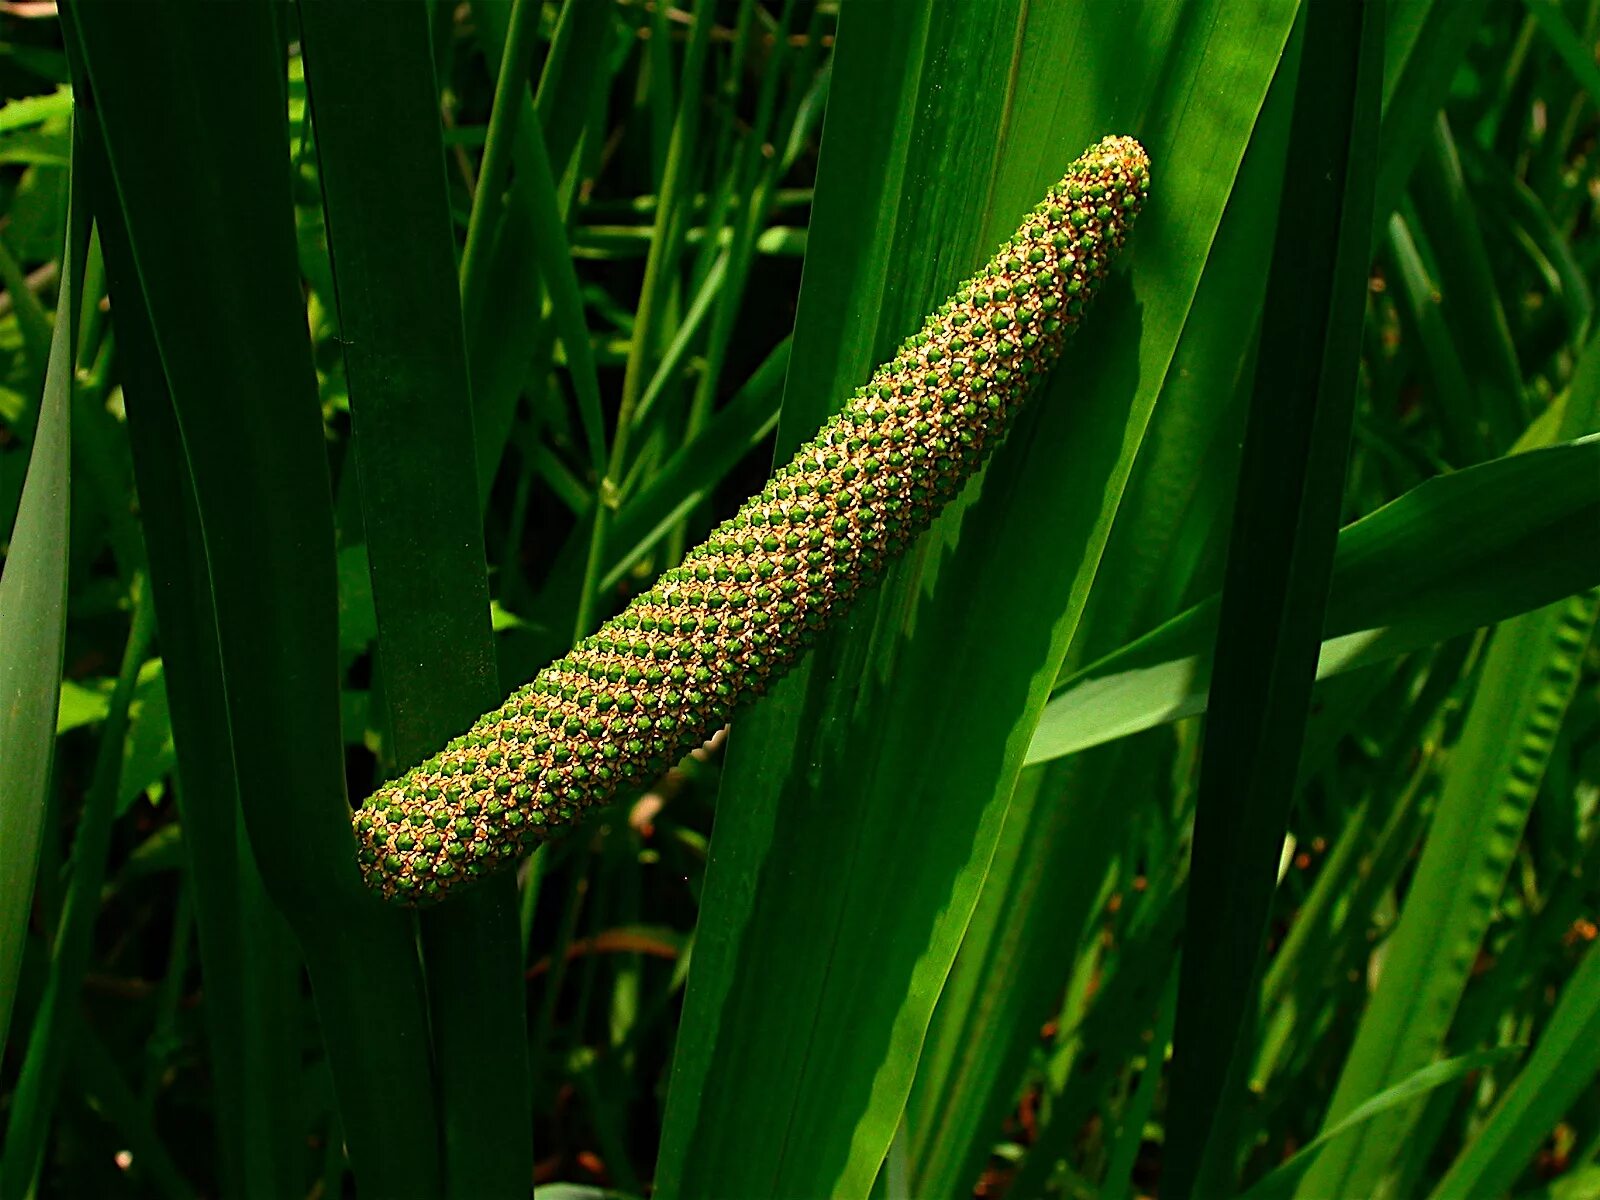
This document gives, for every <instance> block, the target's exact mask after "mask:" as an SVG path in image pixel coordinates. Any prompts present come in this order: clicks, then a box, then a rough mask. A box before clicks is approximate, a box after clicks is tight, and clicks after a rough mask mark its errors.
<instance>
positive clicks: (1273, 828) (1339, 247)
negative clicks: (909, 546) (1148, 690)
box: [1162, 0, 1384, 1200]
mask: <svg viewBox="0 0 1600 1200" xmlns="http://www.w3.org/2000/svg"><path fill="white" fill-rule="evenodd" d="M1383 18H1384V5H1383V2H1382V0H1373V2H1372V3H1368V4H1362V5H1311V6H1309V7H1308V8H1307V9H1306V10H1305V16H1304V19H1305V21H1306V26H1305V50H1304V55H1303V57H1302V59H1301V64H1300V79H1299V85H1298V88H1297V95H1296V100H1297V103H1296V105H1295V113H1294V122H1293V126H1292V129H1291V135H1290V142H1289V155H1288V163H1287V166H1286V168H1285V180H1284V191H1283V201H1282V206H1281V210H1280V212H1281V216H1280V219H1279V223H1278V234H1277V242H1276V244H1275V248H1274V251H1273V264H1272V271H1273V275H1272V279H1271V280H1270V281H1269V283H1268V285H1267V307H1266V315H1265V317H1264V319H1263V323H1262V331H1261V344H1262V351H1261V355H1260V360H1259V362H1258V365H1257V368H1256V383H1255V394H1254V397H1253V399H1252V401H1251V406H1250V416H1249V421H1248V424H1247V427H1246V432H1245V443H1244V451H1243V459H1242V461H1241V464H1240V469H1239V490H1238V495H1237V499H1236V501H1235V504H1236V507H1235V512H1234V519H1233V530H1232V534H1231V537H1230V542H1229V552H1228V566H1227V576H1226V580H1225V582H1224V584H1223V590H1222V602H1221V612H1220V617H1219V625H1218V632H1217V650H1216V668H1215V674H1214V676H1213V679H1212V685H1211V705H1210V709H1209V718H1210V719H1209V722H1208V724H1207V729H1206V740H1205V750H1204V761H1203V765H1202V768H1201V773H1200V783H1199V800H1198V805H1197V809H1196V816H1195V831H1194V849H1193V858H1192V862H1191V866H1190V888H1189V906H1188V922H1187V933H1186V934H1185V938H1184V951H1183V964H1182V968H1181V972H1180V977H1179V988H1178V1019H1177V1025H1176V1029H1175V1039H1174V1048H1173V1062H1172V1091H1171V1100H1170V1103H1169V1105H1168V1110H1167V1111H1168V1120H1167V1124H1166V1139H1165V1143H1164V1152H1163V1156H1162V1177H1163V1189H1164V1190H1167V1191H1169V1192H1170V1193H1171V1195H1173V1196H1175V1197H1178V1198H1179V1200H1182V1198H1183V1197H1187V1196H1190V1195H1194V1194H1201V1195H1213V1194H1216V1193H1218V1192H1219V1191H1226V1190H1229V1189H1231V1188H1232V1186H1233V1182H1234V1179H1233V1176H1234V1171H1235V1169H1236V1168H1235V1163H1234V1142H1235V1139H1236V1137H1237V1135H1238V1129H1237V1125H1236V1122H1237V1121H1238V1119H1239V1112H1240V1106H1241V1100H1242V1097H1243V1092H1244V1079H1243V1070H1244V1064H1245V1063H1247V1062H1248V1061H1249V1059H1250V1058H1251V1057H1252V1055H1251V1054H1250V1051H1249V1048H1248V1047H1249V1042H1250V1039H1251V1036H1252V1025H1253V1022H1254V1014H1253V1009H1252V1005H1251V996H1252V993H1253V991H1254V989H1255V987H1256V975H1257V971H1258V969H1259V959H1260V955H1261V951H1262V946H1263V942H1264V938H1265V926H1266V919H1267V912H1268V908H1269V906H1270V903H1271V897H1272V892H1273V888H1274V885H1275V883H1276V875H1277V865H1278V859H1279V853H1280V847H1281V845H1282V841H1283V834H1284V830H1285V828H1286V825H1287V822H1288V819H1289V800H1290V799H1291V797H1292V796H1293V794H1294V783H1295V780H1296V777H1297V776H1298V774H1299V760H1300V750H1301V746H1302V742H1303V738H1304V735H1305V722H1306V718H1307V714H1308V710H1309V706H1310V700H1311V688H1312V683H1313V681H1314V680H1315V678H1316V657H1317V648H1318V645H1319V643H1320V641H1321V634H1322V624H1323V611H1324V608H1325V605H1326V601H1327V591H1328V581H1329V578H1330V576H1331V574H1332V570H1333V558H1334V548H1335V546H1336V544H1337V539H1338V528H1339V511H1340V504H1341V498H1342V496H1343V491H1344V475H1345V463H1346V461H1347V457H1348V453H1349V444H1350V427H1351V422H1352V421H1353V419H1354V412H1355V383H1356V374H1357V365H1358V357H1359V353H1360V345H1361V328H1362V321H1363V317H1364V313H1365V300H1366V276H1367V265H1368V260H1369V253H1370V251H1369V234H1368V231H1369V230H1370V229H1371V225H1372V219H1371V207H1372V180H1373V173H1374V171H1375V169H1376V165H1377V156H1376V153H1375V145H1376V137H1377V131H1378V120H1379V110H1380V105H1381V101H1382V88H1381V86H1380V85H1381V73H1380V66H1381V63H1380V51H1381V47H1382V45H1383V40H1382V39H1383ZM1329 247H1333V253H1331V254H1330V253H1329Z"/></svg>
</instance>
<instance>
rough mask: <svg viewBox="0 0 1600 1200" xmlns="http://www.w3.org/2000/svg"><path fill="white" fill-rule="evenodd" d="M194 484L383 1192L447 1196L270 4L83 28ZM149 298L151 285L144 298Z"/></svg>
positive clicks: (234, 723)
mask: <svg viewBox="0 0 1600 1200" xmlns="http://www.w3.org/2000/svg"><path fill="white" fill-rule="evenodd" d="M68 15H69V18H70V19H72V20H73V22H74V24H75V32H76V36H77V37H78V38H79V39H80V41H81V44H82V48H83V52H84V53H83V62H84V66H85V68H86V70H87V75H88V80H87V83H88V85H89V86H92V88H93V90H94V92H95V95H96V98H97V100H98V102H99V111H100V116H101V122H102V132H103V136H104V140H105V143H106V149H107V152H108V158H109V160H110V164H111V174H112V177H113V179H114V181H115V185H116V193H117V196H118V199H119V200H120V205H121V209H122V213H123V216H124V218H125V225H126V231H127V234H128V238H129V242H130V254H131V259H132V261H133V263H134V267H135V271H136V273H137V283H138V286H139V291H140V295H141V296H142V298H143V300H144V302H145V304H146V305H147V307H148V312H149V316H150V325H151V329H152V331H153V334H154V341H155V343H156V346H157V348H158V353H159V355H160V359H161V362H162V364H163V366H164V368H165V372H166V377H167V381H168V383H169V385H170V388H171V395H172V401H173V406H174V408H175V410H176V412H177V415H178V421H179V424H180V426H181V428H182V433H183V440H184V444H185V446H186V448H187V450H188V454H189V463H190V467H191V469H192V471H193V478H194V487H195V495H196V499H197V507H198V510H199V516H200V522H201V528H202V532H203V535H204V541H205V549H206V554H207V560H208V562H209V565H210V569H211V583H212V588H211V590H212V599H213V602H214V604H215V611H216V618H217V630H218V635H219V645H220V651H221V662H222V667H223V672H224V678H225V685H226V696H227V704H228V716H229V719H230V723H231V727H232V730H233V736H234V747H233V749H234V759H235V762H236V764H237V767H238V778H239V784H240V799H241V802H242V806H243V811H244V815H245V820H246V824H247V826H248V829H249V833H250V842H251V847H252V850H253V852H254V855H255V858H256V861H257V862H258V863H259V865H260V867H261V874H262V879H263V881H264V882H265V884H266V887H267V890H268V893H269V894H270V895H271V897H272V899H273V901H274V903H275V904H277V905H278V907H279V908H280V909H281V910H282V911H283V912H284V914H285V916H286V917H287V918H288V919H289V922H290V924H291V926H293V928H294V930H295V933H296V936H297V937H298V939H299V941H300V945H301V948H302V950H303V952H304V955H305V959H306V964H307V967H308V968H309V971H310V976H311V981H312V986H313V989H314V990H315V992H316V997H317V1009H318V1014H319V1016H320V1018H321V1022H322V1028H323V1034H324V1038H325V1041H326V1044H327V1049H328V1056H329V1061H330V1063H331V1066H332V1070H333V1076H334V1080H335V1084H336V1087H337V1090H338V1095H339V1103H340V1106H341V1110H342V1117H343V1128H344V1130H345V1134H346V1137H347V1139H348V1143H349V1147H350V1152H351V1158H352V1161H353V1163H354V1164H355V1168H356V1171H357V1174H358V1176H359V1177H361V1178H362V1181H363V1187H365V1188H366V1189H367V1190H371V1191H374V1192H376V1193H378V1194H385V1193H403V1194H410V1195H418V1196H426V1195H431V1194H433V1193H435V1192H436V1191H437V1190H438V1187H439V1178H440V1175H439V1147H438V1143H437V1131H438V1128H439V1122H438V1120H437V1116H436V1109H435V1104H434V1099H433V1083H432V1077H431V1071H430V1066H429V1062H428V1055H427V1045H428V1038H427V1032H426V1030H427V1022H426V1012H425V1005H424V998H423V990H422V985H421V977H420V971H419V970H418V968H417V964H416V954H415V944H414V940H413V938H412V935H411V932H410V926H409V923H408V922H407V921H406V920H405V918H404V917H403V916H402V915H401V914H398V913H395V912H392V911H387V910H385V909H384V908H382V907H381V906H380V905H379V904H378V903H377V902H376V901H374V900H373V899H372V898H371V897H370V896H368V895H367V894H366V892H365V890H364V889H363V888H362V886H361V883H360V879H359V877H358V874H357V871H356V864H355V858H354V854H355V851H354V839H353V838H352V836H351V832H350V823H349V809H348V805H347V803H346V800H345V796H344V751H343V744H342V739H341V736H340V729H339V694H338V673H337V664H338V630H337V603H336V590H335V573H334V553H333V516H332V498H331V495H330V491H329V485H328V468H327V460H326V446H325V442H324V436H323V429H322V421H321V412H320V408H319V405H318V400H317V391H316V380H315V376H314V374H313V370H312V364H311V360H310V347H309V340H308V337H307V329H306V312H305V305H304V299H303V296H302V293H301V290H300V280H299V275H298V267H297V262H296V243H295V230H294V223H293V210H292V203H291V195H290V188H289V183H290V177H289V172H288V162H289V146H288V143H287V121H286V120H285V117H284V113H283V110H282V107H281V104H280V102H281V101H282V100H283V99H284V96H285V90H286V88H285V84H284V82H283V74H284V71H283V59H282V55H281V45H282V43H281V42H280V41H279V40H278V30H277V28H276V26H275V24H274V21H273V19H272V16H273V14H272V12H271V10H269V9H267V8H265V7H254V6H252V7H247V8H238V9H235V8H229V9H228V10H227V11H225V12H224V11H223V10H220V9H216V10H213V9H210V8H195V7H193V6H190V5H186V4H181V3H159V4H149V5H140V6H139V7H138V8H137V9H130V8H128V7H127V6H125V5H122V4H118V3H114V2H111V3H107V2H103V0H88V2H85V3H81V4H79V5H77V6H75V7H74V8H71V9H69V10H68ZM130 282H132V281H130Z"/></svg>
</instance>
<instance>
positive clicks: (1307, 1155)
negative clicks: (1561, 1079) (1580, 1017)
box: [1239, 1047, 1515, 1200]
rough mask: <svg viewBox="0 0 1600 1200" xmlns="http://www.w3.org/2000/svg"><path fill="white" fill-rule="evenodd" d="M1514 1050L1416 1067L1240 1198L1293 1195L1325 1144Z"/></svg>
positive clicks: (1255, 1199)
mask: <svg viewBox="0 0 1600 1200" xmlns="http://www.w3.org/2000/svg"><path fill="white" fill-rule="evenodd" d="M1513 1053H1515V1050H1514V1048H1511V1047H1505V1048H1502V1049H1498V1050H1480V1051H1478V1052H1476V1053H1474V1054H1464V1055H1462V1056H1461V1057H1460V1058H1450V1059H1446V1060H1444V1061H1443V1062H1436V1063H1431V1064H1429V1065H1428V1066H1426V1067H1422V1068H1420V1069H1418V1070H1417V1071H1415V1072H1414V1073H1412V1074H1411V1075H1410V1076H1408V1077H1407V1078H1405V1079H1403V1080H1401V1081H1400V1082H1399V1083H1397V1084H1395V1085H1394V1086H1393V1087H1390V1088H1385V1089H1384V1090H1383V1091H1382V1092H1380V1093H1379V1094H1378V1095H1376V1096H1374V1097H1372V1099H1370V1100H1368V1101H1367V1102H1366V1103H1364V1104H1362V1105H1361V1106H1360V1107H1359V1108H1356V1109H1354V1110H1352V1111H1351V1112H1350V1114H1349V1115H1348V1116H1347V1117H1345V1119H1344V1120H1342V1121H1340V1122H1339V1123H1338V1124H1337V1125H1335V1126H1333V1127H1332V1128H1330V1129H1327V1130H1325V1131H1323V1132H1322V1133H1319V1134H1318V1135H1317V1136H1316V1137H1315V1138H1314V1139H1312V1140H1311V1141H1310V1142H1307V1143H1306V1145H1305V1146H1303V1147H1302V1148H1301V1149H1300V1150H1298V1151H1297V1152H1296V1153H1295V1155H1294V1157H1293V1158H1291V1159H1290V1160H1289V1161H1288V1162H1286V1163H1284V1164H1283V1165H1282V1166H1280V1167H1278V1168H1277V1169H1276V1170H1274V1171H1273V1172H1272V1174H1270V1175H1268V1176H1266V1177H1265V1178H1264V1179H1262V1180H1261V1181H1260V1182H1259V1183H1257V1184H1255V1186H1253V1187H1251V1188H1250V1189H1249V1190H1248V1191H1246V1192H1245V1193H1244V1194H1243V1195H1242V1196H1240V1197H1239V1200H1281V1198H1283V1197H1287V1196H1292V1195H1293V1194H1294V1189H1295V1185H1296V1184H1297V1183H1299V1182H1300V1180H1301V1179H1303V1178H1304V1177H1305V1174H1306V1172H1307V1171H1308V1170H1309V1169H1310V1168H1311V1166H1312V1165H1313V1164H1314V1163H1315V1162H1316V1161H1317V1159H1318V1157H1319V1156H1320V1155H1322V1154H1323V1153H1325V1152H1326V1149H1325V1148H1327V1147H1329V1146H1333V1145H1337V1144H1338V1143H1339V1140H1340V1139H1341V1138H1347V1137H1349V1136H1350V1135H1351V1134H1352V1133H1354V1132H1356V1131H1358V1130H1360V1129H1361V1128H1362V1127H1363V1126H1365V1125H1367V1124H1368V1123H1369V1122H1371V1121H1375V1120H1377V1119H1378V1118H1379V1117H1381V1116H1383V1115H1384V1114H1385V1113H1390V1112H1393V1111H1394V1110H1395V1109H1397V1108H1401V1107H1404V1106H1406V1105H1410V1104H1415V1103H1416V1102H1417V1101H1418V1100H1420V1099H1422V1098H1424V1097H1426V1096H1427V1095H1428V1093H1430V1092H1432V1091H1434V1090H1436V1089H1438V1088H1442V1087H1445V1086H1446V1085H1448V1084H1452V1083H1455V1082H1456V1081H1457V1080H1459V1079H1464V1078H1465V1077H1466V1076H1468V1075H1470V1074H1472V1073H1473V1072H1474V1071H1481V1070H1483V1069H1484V1068H1485V1067H1491V1066H1493V1065H1494V1064H1496V1063H1498V1062H1503V1061H1504V1060H1505V1059H1507V1058H1509V1057H1510V1056H1511V1055H1512V1054H1513Z"/></svg>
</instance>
